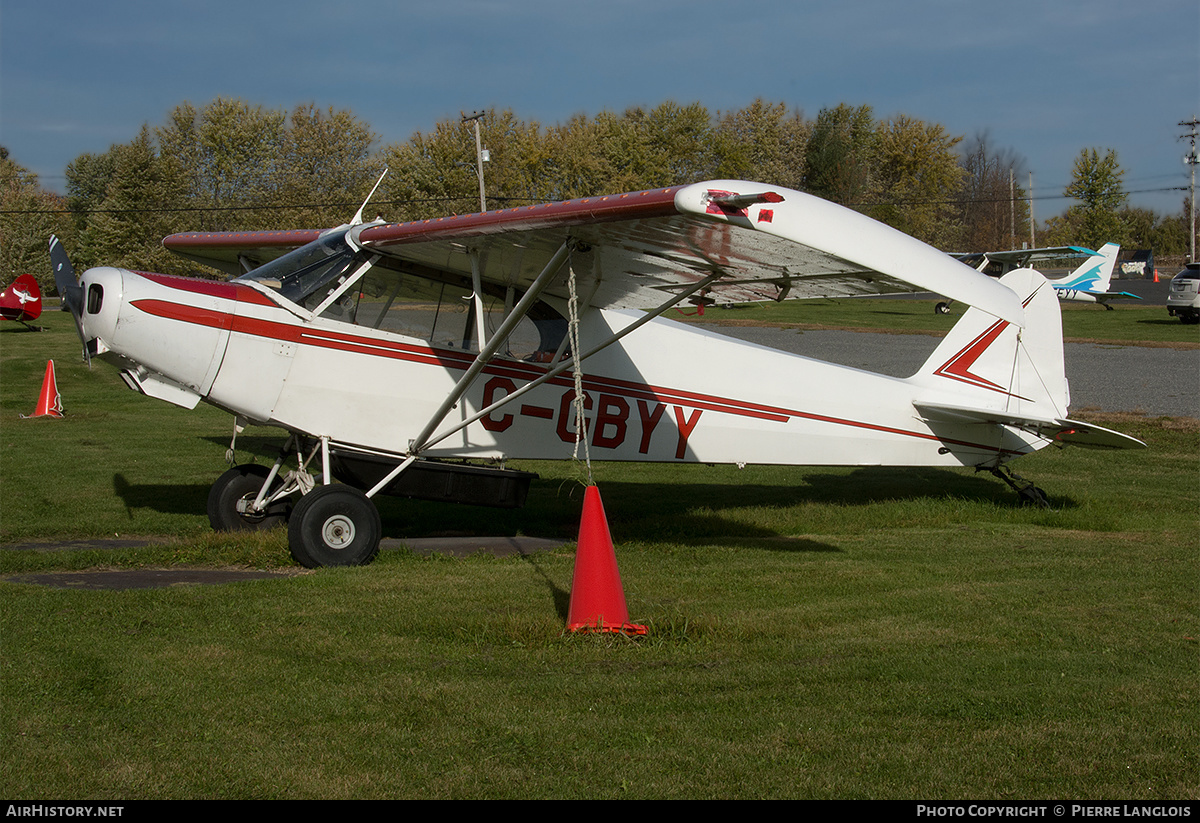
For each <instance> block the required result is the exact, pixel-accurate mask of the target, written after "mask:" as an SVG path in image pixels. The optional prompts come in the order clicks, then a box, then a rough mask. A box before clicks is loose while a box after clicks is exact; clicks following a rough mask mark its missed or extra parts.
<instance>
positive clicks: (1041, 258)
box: [935, 243, 1142, 314]
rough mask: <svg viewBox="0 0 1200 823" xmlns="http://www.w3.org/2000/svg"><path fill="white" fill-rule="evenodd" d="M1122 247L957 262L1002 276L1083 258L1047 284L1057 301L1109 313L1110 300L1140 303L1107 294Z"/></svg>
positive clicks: (941, 306) (1000, 254)
mask: <svg viewBox="0 0 1200 823" xmlns="http://www.w3.org/2000/svg"><path fill="white" fill-rule="evenodd" d="M1120 251H1121V247H1120V246H1119V245H1117V244H1116V243H1105V244H1104V245H1103V246H1101V247H1100V250H1099V251H1092V250H1091V249H1085V248H1083V247H1082V246H1053V247H1049V248H1044V249H1014V250H1012V251H992V252H987V253H985V254H983V255H959V256H958V259H960V260H964V262H966V258H972V262H974V260H979V262H978V263H976V265H975V268H976V269H977V270H978V271H984V270H985V269H986V270H989V273H992V274H1000V275H1003V274H1004V273H1005V272H1009V271H1012V270H1013V269H1016V268H1024V267H1027V266H1032V265H1035V264H1041V263H1045V262H1046V261H1062V260H1067V259H1071V258H1078V257H1084V258H1086V259H1085V260H1084V261H1083V263H1081V264H1080V265H1079V266H1078V267H1077V268H1076V269H1075V270H1074V271H1073V272H1071V273H1070V274H1067V275H1064V276H1062V277H1059V278H1056V279H1053V280H1050V281H1049V282H1050V285H1051V286H1053V287H1054V291H1055V293H1056V294H1057V295H1058V299H1059V300H1067V301H1074V302H1078V303H1099V304H1100V305H1102V306H1104V308H1106V309H1108V310H1109V311H1112V306H1110V305H1108V301H1109V300H1115V299H1124V298H1128V299H1131V300H1141V299H1142V298H1140V297H1138V296H1137V295H1136V294H1130V293H1129V292H1127V291H1120V292H1113V291H1109V290H1108V289H1109V284H1110V282H1111V281H1112V273H1113V269H1114V267H1115V266H1116V264H1117V254H1118V253H1119V252H1120ZM993 264H998V265H999V266H1000V267H1001V268H1000V270H999V271H997V272H993V271H991V270H990V268H991V267H993ZM935 308H936V310H937V312H938V313H939V314H946V313H947V312H948V311H949V310H950V304H949V303H948V302H942V303H938V304H937V306H936V307H935Z"/></svg>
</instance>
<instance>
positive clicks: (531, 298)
mask: <svg viewBox="0 0 1200 823" xmlns="http://www.w3.org/2000/svg"><path fill="white" fill-rule="evenodd" d="M575 243H576V240H575V238H573V237H569V238H567V239H566V241H564V242H563V244H562V245H561V246H559V247H558V251H556V252H555V253H554V256H553V257H551V258H550V262H549V263H547V264H546V268H544V269H542V273H541V274H539V275H538V276H537V280H535V281H534V282H533V285H532V286H530V288H529V291H527V292H525V295H524V296H523V297H522V298H521V300H520V302H518V303H517V305H516V307H515V308H513V310H512V311H511V312H510V313H509V315H508V317H506V318H504V322H503V323H501V324H500V328H498V329H496V333H495V334H494V335H492V339H491V340H490V341H488V344H487V346H485V347H484V348H483V349H482V350H481V351H480V352H479V354H478V355H477V356H476V358H475V360H474V361H473V362H472V363H471V366H470V367H469V368H468V369H467V371H466V374H464V375H463V376H462V377H460V378H459V380H458V383H456V384H455V386H454V389H453V390H452V391H451V392H450V393H449V394H448V395H446V399H445V400H443V401H442V405H441V406H439V407H438V410H437V411H436V412H434V414H433V417H432V419H430V421H429V422H428V423H427V424H426V425H425V428H424V429H423V430H422V431H421V433H420V434H419V435H417V436H416V437H415V438H414V439H413V441H412V443H411V444H410V445H409V448H408V453H409V454H419V453H420V452H422V451H424V450H425V449H427V448H428V447H429V446H430V445H432V444H430V443H428V442H426V441H427V440H428V439H429V436H430V435H432V434H433V432H434V430H435V429H437V427H438V426H439V425H441V423H442V420H443V419H444V418H445V417H446V415H447V414H449V413H450V410H451V409H452V408H454V406H455V405H456V404H457V403H458V401H459V400H460V399H461V398H462V396H463V395H464V394H465V393H466V391H467V389H469V388H470V387H471V383H472V382H474V380H475V377H476V376H477V375H478V374H479V372H481V371H483V367H484V366H486V365H487V364H488V362H489V361H491V359H492V357H494V356H495V354H496V352H497V351H499V350H500V347H501V346H502V345H504V343H505V341H506V340H507V339H508V335H509V334H510V333H511V332H512V330H513V329H514V328H516V325H517V323H518V322H519V321H520V320H521V319H522V318H523V317H525V315H526V314H528V312H529V309H530V308H531V307H532V306H533V304H534V303H535V302H536V301H537V299H538V298H539V297H541V295H542V291H543V290H544V289H545V288H546V286H548V285H550V281H551V280H553V279H554V278H555V276H556V275H557V274H558V271H559V269H561V268H562V265H563V263H565V262H566V260H567V256H568V255H569V254H570V253H571V249H573V248H574V247H575ZM390 479H391V478H389V480H390Z"/></svg>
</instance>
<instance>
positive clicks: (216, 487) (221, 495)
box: [208, 463, 289, 532]
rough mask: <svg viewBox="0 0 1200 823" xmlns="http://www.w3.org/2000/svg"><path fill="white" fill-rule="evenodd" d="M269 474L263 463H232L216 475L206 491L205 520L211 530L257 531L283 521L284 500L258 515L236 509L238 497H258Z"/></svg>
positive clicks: (286, 503)
mask: <svg viewBox="0 0 1200 823" xmlns="http://www.w3.org/2000/svg"><path fill="white" fill-rule="evenodd" d="M269 473H270V472H269V471H268V469H267V467H266V466H259V465H256V464H253V463H248V464H246V465H244V466H234V467H233V468H232V469H230V470H229V471H227V472H225V473H224V474H223V475H221V476H220V477H218V478H217V481H216V482H215V483H213V484H212V488H211V489H209V491H208V522H209V523H211V524H212V527H213V530H214V531H219V532H240V531H261V530H263V529H270V528H273V527H275V526H280V525H283V523H284V522H286V521H287V517H288V506H289V503H288V501H287V500H280V501H277V502H275V503H272V504H271V505H270V506H268V507H267V511H266V512H265V513H263V514H261V515H245V514H242V513H241V512H239V511H238V510H237V503H238V501H239V500H241V499H242V498H245V497H248V498H250V499H251V500H253V499H254V498H255V497H257V496H258V492H259V489H261V488H262V485H263V483H264V482H265V481H266V479H267V475H268V474H269Z"/></svg>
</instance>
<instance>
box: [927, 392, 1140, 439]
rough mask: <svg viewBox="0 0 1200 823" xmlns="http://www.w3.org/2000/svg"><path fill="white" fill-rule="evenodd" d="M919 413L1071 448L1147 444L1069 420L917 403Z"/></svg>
mask: <svg viewBox="0 0 1200 823" xmlns="http://www.w3.org/2000/svg"><path fill="white" fill-rule="evenodd" d="M914 405H915V406H916V408H917V410H918V411H919V412H921V414H922V415H923V416H924V417H926V418H927V419H931V420H945V421H951V422H963V421H968V422H971V421H973V422H976V423H992V424H995V425H998V426H1013V427H1015V428H1019V429H1022V430H1024V431H1028V432H1033V433H1036V434H1037V435H1038V436H1039V437H1044V438H1046V439H1047V440H1054V441H1055V442H1058V443H1063V444H1066V445H1070V446H1084V447H1086V448H1092V449H1144V448H1146V444H1145V443H1143V442H1142V441H1141V440H1138V439H1137V438H1136V437H1130V436H1128V435H1125V434H1121V433H1120V432H1115V431H1112V430H1111V429H1106V428H1104V427H1103V426H1096V425H1093V424H1092V423H1084V422H1083V421H1081V420H1068V419H1066V418H1044V417H1032V416H1028V415H1015V414H1006V413H1004V412H1001V411H996V410H994V409H977V408H970V407H967V406H950V405H944V404H934V403H916V404H914Z"/></svg>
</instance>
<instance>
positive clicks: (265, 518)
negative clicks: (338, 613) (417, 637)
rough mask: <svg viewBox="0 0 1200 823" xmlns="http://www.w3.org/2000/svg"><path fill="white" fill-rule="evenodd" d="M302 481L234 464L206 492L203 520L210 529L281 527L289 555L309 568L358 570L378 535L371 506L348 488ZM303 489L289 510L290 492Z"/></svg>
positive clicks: (376, 546) (372, 554) (368, 557)
mask: <svg viewBox="0 0 1200 823" xmlns="http://www.w3.org/2000/svg"><path fill="white" fill-rule="evenodd" d="M293 474H294V473H293ZM307 479H308V482H307V483H306V484H305V483H300V482H296V480H295V479H294V478H291V479H284V480H280V479H279V478H278V475H277V473H276V472H274V471H271V470H269V469H267V468H266V467H265V466H259V465H255V464H247V465H244V466H234V467H233V468H232V469H230V470H229V471H227V472H225V473H224V474H223V475H221V476H220V477H218V478H217V481H216V482H215V483H213V485H212V489H210V490H209V493H208V520H209V522H210V523H211V524H212V527H213V529H214V530H215V531H259V530H264V529H270V528H274V527H276V526H283V525H285V524H286V525H287V528H288V547H289V548H290V550H291V553H292V557H293V558H294V559H295V560H296V562H297V563H299V564H300V565H302V566H306V567H307V568H310V569H312V568H316V567H318V566H364V565H366V564H367V563H370V562H371V561H372V560H374V559H375V555H376V554H377V553H378V552H379V540H380V538H381V537H382V534H383V527H382V525H381V523H380V520H379V511H378V510H377V509H376V508H375V504H374V503H372V502H371V501H370V499H369V498H368V497H367V496H366V495H365V494H364V493H363V492H361V491H359V490H358V489H356V488H354V487H352V486H347V485H345V484H342V483H334V484H332V485H328V486H317V487H315V488H313V484H312V479H311V476H310V477H308V478H307ZM268 482H271V486H267V484H268ZM304 485H307V486H308V488H309V489H311V490H310V491H309V492H308V494H305V495H303V496H302V497H301V498H300V499H299V500H298V501H296V503H295V506H294V507H293V505H292V498H291V494H292V493H294V492H295V491H297V490H301V489H302V488H303V486H304ZM264 487H266V490H264ZM289 487H290V488H289ZM260 495H261V496H262V502H260V503H259V505H258V507H257V508H256V506H255V503H256V502H259V497H260Z"/></svg>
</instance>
